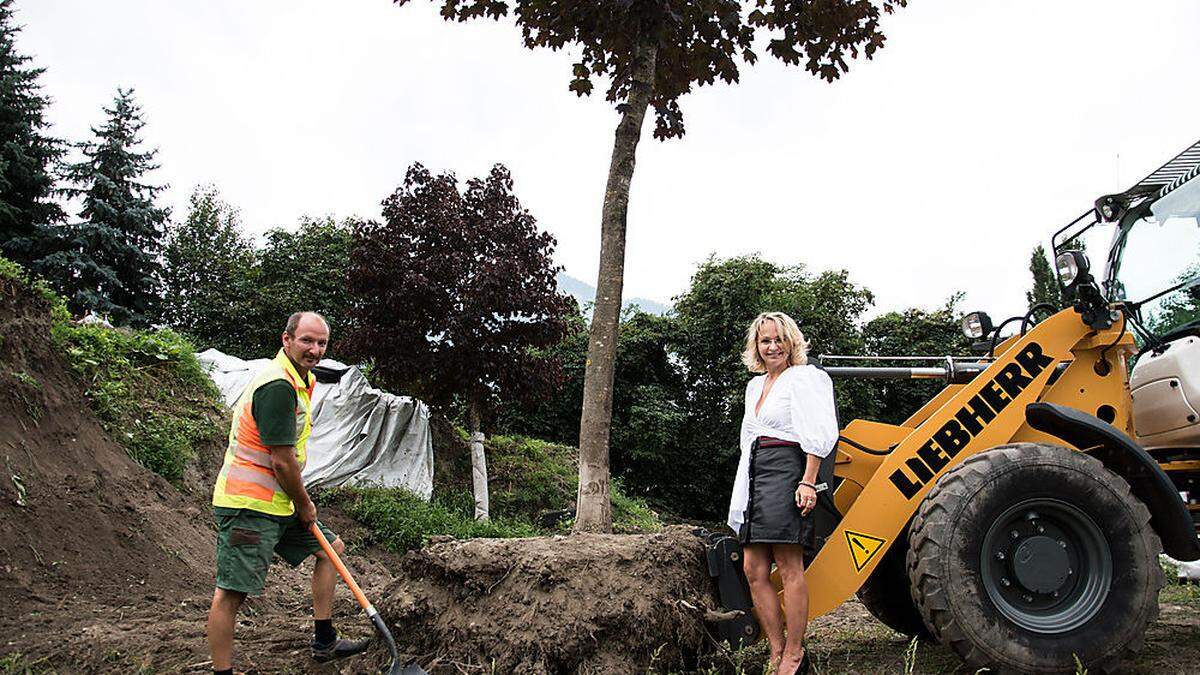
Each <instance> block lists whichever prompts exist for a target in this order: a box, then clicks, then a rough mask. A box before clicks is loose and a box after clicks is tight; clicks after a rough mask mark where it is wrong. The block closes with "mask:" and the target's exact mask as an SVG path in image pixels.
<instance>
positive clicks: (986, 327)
mask: <svg viewBox="0 0 1200 675" xmlns="http://www.w3.org/2000/svg"><path fill="white" fill-rule="evenodd" d="M992 328H993V326H992V317H990V316H988V315H987V312H971V313H970V314H968V315H966V316H964V317H963V320H962V329H963V335H966V336H967V337H969V338H971V339H972V340H982V339H983V338H985V337H987V336H988V335H991V333H992Z"/></svg>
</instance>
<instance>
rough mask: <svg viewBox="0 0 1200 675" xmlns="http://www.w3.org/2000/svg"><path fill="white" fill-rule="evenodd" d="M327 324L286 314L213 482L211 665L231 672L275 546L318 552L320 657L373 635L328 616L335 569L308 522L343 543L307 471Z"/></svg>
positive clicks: (285, 553) (362, 644) (295, 557)
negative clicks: (237, 627)
mask: <svg viewBox="0 0 1200 675" xmlns="http://www.w3.org/2000/svg"><path fill="white" fill-rule="evenodd" d="M328 344H329V325H328V324H327V323H326V322H325V319H324V318H323V317H322V316H321V315H320V314H317V313H315V312H297V313H295V314H293V315H292V316H291V317H289V318H288V322H287V327H286V328H285V329H284V331H283V348H282V349H280V350H279V353H278V354H276V356H275V358H274V360H272V361H271V363H270V365H268V366H267V367H265V368H264V369H263V370H261V371H260V372H258V373H257V374H256V375H255V376H254V379H252V380H251V381H250V384H248V385H246V389H245V390H244V391H243V392H242V395H241V397H240V398H238V401H237V404H236V405H235V406H234V410H233V424H232V428H231V429H230V431H229V447H228V449H227V450H226V451H225V463H224V464H223V465H222V467H221V473H220V474H219V475H218V476H217V484H216V486H215V487H214V489H213V507H214V511H215V515H216V519H217V588H216V592H215V593H213V601H212V608H211V609H210V610H209V613H208V645H209V649H210V650H211V651H212V667H213V672H214V673H217V674H218V675H220V674H229V675H232V673H233V664H232V658H233V627H234V620H235V617H236V616H237V611H238V608H239V607H241V605H242V602H243V601H244V600H245V599H246V596H247V595H248V594H254V595H258V594H260V593H262V590H263V584H264V582H265V581H266V577H267V567H268V566H269V565H270V563H271V558H272V556H273V555H275V554H276V553H278V554H279V556H280V557H281V558H283V559H284V560H286V561H287V562H288V563H289V564H291V565H292V566H293V567H297V566H299V565H300V563H302V562H303V561H304V560H306V559H307V558H308V557H309V556H316V566H315V567H314V568H313V576H312V592H313V618H315V619H316V635H315V636H314V638H313V642H312V654H313V658H315V659H317V660H318V661H331V660H333V659H339V658H344V657H347V656H351V655H353V654H358V653H360V652H362V651H364V650H366V648H367V641H366V640H362V641H351V640H346V639H341V638H339V637H338V634H337V631H336V630H335V629H334V628H333V621H332V619H331V616H332V612H333V588H334V583H335V581H336V577H337V570H336V569H335V568H334V566H333V563H332V562H331V561H330V560H329V558H328V556H326V555H325V552H324V551H322V550H321V548H320V545H319V544H318V543H317V540H316V537H314V536H313V535H312V533H311V532H310V531H309V525H310V524H312V523H317V525H318V526H319V527H320V528H321V531H322V533H323V534H324V535H325V538H326V539H328V540H329V541H330V543H331V545H332V546H333V550H334V551H336V552H337V553H339V554H341V553H342V551H344V550H345V545H344V544H343V543H342V540H341V539H339V538H338V536H337V535H336V534H334V533H333V532H332V531H331V530H329V529H328V528H326V527H325V526H324V525H322V524H321V523H320V522H319V521H318V520H317V507H316V506H315V505H314V504H313V502H312V499H310V498H309V496H308V492H307V491H305V489H304V481H303V480H301V478H300V471H301V469H303V468H304V462H305V460H306V459H307V457H308V454H307V445H308V437H309V435H310V434H311V432H312V412H311V401H312V393H313V388H314V387H315V386H316V382H317V380H316V377H315V376H314V375H313V374H312V372H311V371H312V369H313V367H315V366H316V365H317V363H319V362H320V361H321V357H322V356H324V355H325V348H326V346H327V345H328Z"/></svg>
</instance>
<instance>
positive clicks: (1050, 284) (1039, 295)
mask: <svg viewBox="0 0 1200 675" xmlns="http://www.w3.org/2000/svg"><path fill="white" fill-rule="evenodd" d="M1029 272H1030V274H1032V275H1033V288H1031V289H1030V290H1029V291H1027V292H1026V293H1025V299H1026V300H1027V301H1028V302H1029V307H1031V308H1032V307H1033V306H1034V305H1036V304H1038V303H1042V302H1047V303H1050V304H1051V305H1054V306H1055V307H1056V308H1059V307H1062V306H1063V299H1062V293H1061V292H1060V291H1059V288H1058V277H1057V276H1055V274H1054V269H1053V268H1052V267H1050V258H1049V257H1048V256H1047V255H1046V249H1045V248H1044V247H1043V246H1042V245H1041V244H1038V245H1037V247H1036V248H1034V249H1033V255H1032V256H1030V258H1029ZM1039 316H1042V315H1040V314H1039Z"/></svg>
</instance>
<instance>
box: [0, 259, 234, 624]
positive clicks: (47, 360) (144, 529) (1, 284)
mask: <svg viewBox="0 0 1200 675" xmlns="http://www.w3.org/2000/svg"><path fill="white" fill-rule="evenodd" d="M0 336H2V337H3V341H2V342H0V419H3V420H4V424H0V456H2V457H3V462H4V463H3V465H2V466H0V470H2V475H0V479H2V480H0V551H2V552H3V554H4V555H3V564H2V565H0V594H3V596H4V597H5V599H6V600H8V601H9V602H6V603H5V604H6V605H8V606H7V607H5V609H4V611H3V613H2V614H0V630H2V629H4V628H7V626H6V625H5V624H4V623H3V622H7V621H9V620H10V619H11V618H12V617H13V615H14V613H15V614H22V613H28V612H33V611H46V610H49V609H51V608H55V607H58V606H60V605H61V603H63V602H68V603H69V602H71V601H72V599H73V598H75V597H77V596H82V595H86V599H87V600H89V601H90V600H93V599H94V600H95V601H98V602H117V603H121V604H124V602H128V601H136V600H137V599H139V598H140V597H142V596H145V595H147V594H163V593H168V592H172V591H184V590H187V589H188V588H190V587H191V585H192V584H194V583H195V581H196V579H195V576H196V574H197V570H201V569H207V568H210V567H211V560H212V551H211V548H212V546H211V543H210V542H209V538H210V537H209V534H208V529H207V526H206V524H205V523H206V519H205V518H204V517H202V513H201V510H200V508H199V506H198V505H197V504H196V503H195V502H194V500H188V499H186V498H185V497H184V496H183V495H182V494H180V492H179V491H178V490H176V489H175V488H174V487H173V486H171V485H170V484H169V483H168V482H166V481H165V480H163V479H162V478H160V477H158V476H157V475H155V474H153V473H151V472H149V471H146V470H144V469H143V468H141V467H140V466H138V465H137V464H135V463H134V462H133V461H132V460H130V459H129V457H128V456H127V455H126V453H125V451H124V450H123V449H122V448H121V447H120V446H118V445H117V444H116V443H114V442H113V441H112V440H111V439H110V438H109V437H108V435H107V434H106V432H105V431H104V429H102V428H101V427H100V424H99V423H98V422H97V421H96V419H95V417H94V416H93V415H92V414H91V412H90V410H89V408H88V402H87V399H86V398H85V396H84V391H85V383H83V382H81V381H80V378H78V377H77V376H76V375H75V374H73V373H72V372H71V371H70V370H69V368H68V366H67V364H66V363H65V361H64V359H63V358H62V357H61V356H60V355H59V354H58V353H57V352H56V351H55V350H54V348H53V347H52V345H51V343H50V339H49V315H48V307H47V306H46V303H45V302H44V301H42V300H41V299H40V298H37V297H36V296H33V295H31V294H29V293H28V292H26V291H25V290H24V289H22V288H20V287H17V286H16V285H15V284H13V283H12V282H10V281H8V280H4V279H0ZM22 504H23V505H22ZM83 589H86V590H83ZM147 589H154V590H147ZM10 602H11V603H12V604H9V603H10ZM14 610H15V612H14ZM5 634H6V635H10V634H11V633H9V632H8V631H5Z"/></svg>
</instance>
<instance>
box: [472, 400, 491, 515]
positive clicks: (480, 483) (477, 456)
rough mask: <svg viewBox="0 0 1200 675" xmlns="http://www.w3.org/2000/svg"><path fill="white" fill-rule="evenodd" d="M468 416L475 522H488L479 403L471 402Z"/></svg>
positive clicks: (485, 460) (486, 481)
mask: <svg viewBox="0 0 1200 675" xmlns="http://www.w3.org/2000/svg"><path fill="white" fill-rule="evenodd" d="M467 416H468V417H469V418H470V424H471V485H472V487H473V488H474V490H475V520H487V519H488V518H489V514H488V474H487V457H485V456H484V454H483V431H481V430H480V423H479V404H478V402H476V401H471V402H470V403H469V404H468V411H467Z"/></svg>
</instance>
